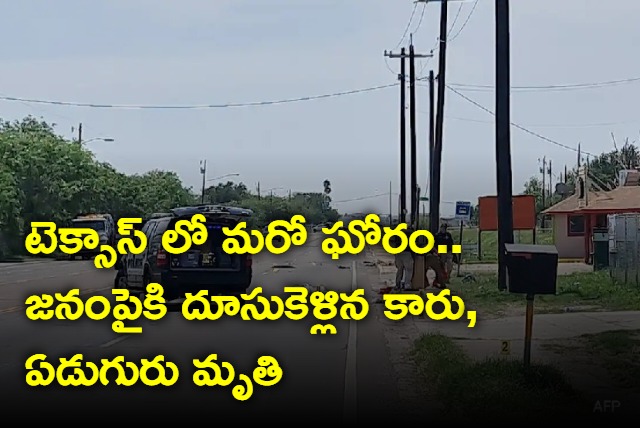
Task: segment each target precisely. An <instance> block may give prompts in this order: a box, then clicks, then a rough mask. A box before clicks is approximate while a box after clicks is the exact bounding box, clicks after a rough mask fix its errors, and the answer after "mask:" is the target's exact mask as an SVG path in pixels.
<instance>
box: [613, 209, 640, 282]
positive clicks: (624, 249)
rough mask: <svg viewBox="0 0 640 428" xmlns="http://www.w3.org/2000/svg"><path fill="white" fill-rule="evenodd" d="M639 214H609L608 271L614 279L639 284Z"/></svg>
mask: <svg viewBox="0 0 640 428" xmlns="http://www.w3.org/2000/svg"><path fill="white" fill-rule="evenodd" d="M638 264H640V214H617V215H612V216H609V271H610V273H611V277H612V278H614V279H615V280H616V281H618V282H621V283H624V284H630V285H636V286H640V276H639V268H638Z"/></svg>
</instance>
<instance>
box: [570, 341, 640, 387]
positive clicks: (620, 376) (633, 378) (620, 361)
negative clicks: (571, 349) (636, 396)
mask: <svg viewBox="0 0 640 428" xmlns="http://www.w3.org/2000/svg"><path fill="white" fill-rule="evenodd" d="M581 338H582V339H583V341H584V342H585V348H586V349H585V351H586V352H588V353H589V355H593V357H594V358H595V359H597V360H599V361H600V362H601V364H602V366H604V367H605V369H607V371H608V372H609V374H610V375H611V377H613V378H614V379H615V380H616V381H617V382H618V383H620V385H621V386H624V387H632V388H635V389H638V390H640V383H639V380H640V330H615V331H605V332H603V333H597V334H586V335H583V336H582V337H581Z"/></svg>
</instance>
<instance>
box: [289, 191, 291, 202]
mask: <svg viewBox="0 0 640 428" xmlns="http://www.w3.org/2000/svg"><path fill="white" fill-rule="evenodd" d="M289 200H291V189H289Z"/></svg>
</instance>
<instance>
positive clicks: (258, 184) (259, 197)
mask: <svg viewBox="0 0 640 428" xmlns="http://www.w3.org/2000/svg"><path fill="white" fill-rule="evenodd" d="M257 190H258V200H260V199H261V197H260V182H259V181H258V188H257Z"/></svg>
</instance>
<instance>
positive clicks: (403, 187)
mask: <svg viewBox="0 0 640 428" xmlns="http://www.w3.org/2000/svg"><path fill="white" fill-rule="evenodd" d="M384 55H385V56H386V57H388V58H399V59H400V74H399V75H398V80H400V212H399V213H398V221H399V222H402V223H406V221H407V216H406V213H407V167H406V162H407V153H406V152H407V123H406V122H407V120H406V115H405V110H406V108H407V106H406V104H407V102H406V99H405V90H406V84H405V82H406V77H405V76H406V58H407V55H406V51H405V48H402V49H400V54H394V53H393V52H387V51H385V52H384Z"/></svg>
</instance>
